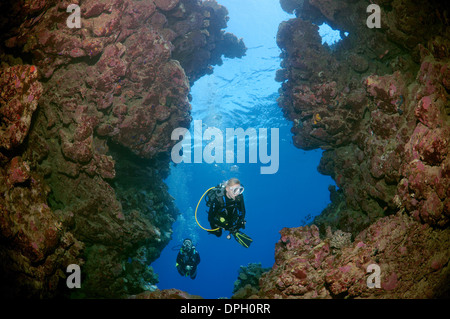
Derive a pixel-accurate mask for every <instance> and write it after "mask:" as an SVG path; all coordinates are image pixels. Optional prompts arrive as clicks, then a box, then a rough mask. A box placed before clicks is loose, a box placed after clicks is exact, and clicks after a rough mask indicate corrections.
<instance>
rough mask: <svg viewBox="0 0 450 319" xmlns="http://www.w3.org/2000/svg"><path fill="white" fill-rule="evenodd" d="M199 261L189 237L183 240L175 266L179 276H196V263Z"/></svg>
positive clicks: (193, 277)
mask: <svg viewBox="0 0 450 319" xmlns="http://www.w3.org/2000/svg"><path fill="white" fill-rule="evenodd" d="M199 263H200V254H199V253H198V251H197V250H196V249H195V246H194V244H193V243H192V240H191V239H190V238H186V239H185V240H183V245H182V246H181V248H180V251H179V252H178V255H177V262H176V264H175V266H176V267H177V270H178V272H179V273H180V275H181V276H186V277H188V276H189V277H191V279H195V277H196V276H197V265H198V264H199Z"/></svg>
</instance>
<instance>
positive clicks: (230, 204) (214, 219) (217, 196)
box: [207, 186, 245, 237]
mask: <svg viewBox="0 0 450 319" xmlns="http://www.w3.org/2000/svg"><path fill="white" fill-rule="evenodd" d="M212 192H214V193H212ZM207 205H208V206H209V211H208V221H209V223H210V225H211V229H216V228H218V227H220V229H218V230H216V231H210V233H212V234H214V235H216V236H217V237H220V236H221V235H222V228H223V229H225V230H227V231H230V232H231V233H234V232H236V231H238V230H239V229H241V228H245V205H244V196H243V195H242V194H240V195H238V196H236V198H235V199H230V198H228V197H227V196H226V195H225V187H223V186H217V187H215V188H214V189H212V190H210V191H209V192H208V197H207Z"/></svg>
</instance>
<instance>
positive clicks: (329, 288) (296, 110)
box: [253, 0, 450, 298]
mask: <svg viewBox="0 0 450 319" xmlns="http://www.w3.org/2000/svg"><path fill="white" fill-rule="evenodd" d="M280 3H281V6H282V7H283V9H284V10H286V11H287V12H295V14H296V18H294V19H291V20H289V21H287V22H283V23H282V24H281V25H280V27H279V31H278V35H277V43H278V45H279V47H280V48H281V49H282V54H281V57H282V59H283V60H282V63H281V67H282V68H281V69H280V70H279V71H278V72H277V80H278V81H280V82H282V85H281V89H280V98H279V101H278V102H279V106H280V107H281V108H282V109H283V112H284V114H285V116H286V117H287V118H288V119H289V120H291V121H292V122H293V127H292V133H293V141H294V144H295V145H296V146H297V147H299V148H301V149H305V150H310V149H316V148H321V149H324V150H325V152H324V153H323V157H322V159H321V162H320V165H319V167H318V169H319V171H320V172H321V173H322V174H325V175H329V176H331V177H332V178H333V179H334V181H335V182H336V184H337V186H338V189H336V188H335V187H334V186H333V187H330V192H331V200H332V203H331V204H330V205H329V206H328V207H327V208H326V209H325V210H324V211H323V212H322V213H321V214H320V215H319V216H317V217H316V218H315V219H314V221H313V222H312V225H309V226H305V227H299V228H292V229H288V228H285V229H283V230H282V231H281V239H280V241H279V242H278V243H277V245H276V252H275V265H274V267H273V269H272V270H271V271H270V272H268V273H266V274H264V275H263V276H262V278H261V280H260V291H259V292H258V294H253V297H264V298H344V297H346V298H348V297H350V298H355V297H358V298H433V297H444V296H447V297H448V296H449V290H448V287H450V266H449V260H450V231H449V227H448V226H449V221H450V199H449V198H450V189H449V185H450V156H449V138H450V126H449V124H450V121H449V114H450V102H449V93H450V64H449V62H450V55H449V54H450V52H449V44H450V39H449V38H448V34H450V24H449V12H448V8H446V7H445V6H444V4H443V3H442V2H439V1H427V2H424V1H405V0H383V1H377V3H378V4H379V5H380V7H381V28H379V29H377V28H373V29H370V28H368V27H367V25H366V19H367V17H368V16H369V13H367V12H366V9H367V6H368V5H369V4H370V3H369V2H368V1H362V0H337V1H329V0H281V1H280ZM323 22H326V23H327V24H328V25H330V26H331V27H332V28H334V29H338V30H341V35H342V37H343V39H342V40H341V41H340V42H339V43H337V44H336V45H334V46H333V47H331V48H330V47H328V46H327V45H322V44H321V38H320V36H319V33H318V25H320V24H322V23H323ZM344 32H348V36H345V35H344ZM370 264H377V265H379V266H380V269H381V283H382V284H381V289H369V288H367V285H366V279H367V277H368V276H369V274H368V273H367V266H368V265H370Z"/></svg>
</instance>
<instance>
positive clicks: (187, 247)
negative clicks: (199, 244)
mask: <svg viewBox="0 0 450 319" xmlns="http://www.w3.org/2000/svg"><path fill="white" fill-rule="evenodd" d="M191 248H192V241H191V240H189V239H185V240H184V242H183V250H186V251H190V250H191Z"/></svg>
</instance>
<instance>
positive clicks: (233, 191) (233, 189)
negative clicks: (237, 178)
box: [225, 184, 243, 199]
mask: <svg viewBox="0 0 450 319" xmlns="http://www.w3.org/2000/svg"><path fill="white" fill-rule="evenodd" d="M225 189H226V191H227V192H226V194H227V197H228V198H230V199H236V196H238V195H239V194H241V193H242V191H241V189H243V187H242V186H241V184H234V185H232V186H227V187H225Z"/></svg>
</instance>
